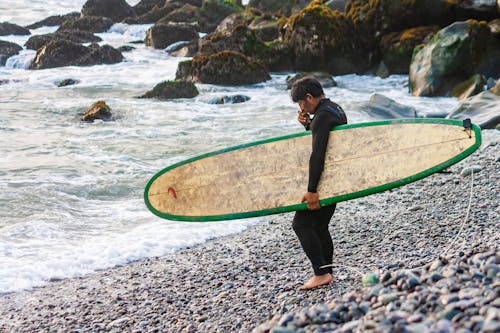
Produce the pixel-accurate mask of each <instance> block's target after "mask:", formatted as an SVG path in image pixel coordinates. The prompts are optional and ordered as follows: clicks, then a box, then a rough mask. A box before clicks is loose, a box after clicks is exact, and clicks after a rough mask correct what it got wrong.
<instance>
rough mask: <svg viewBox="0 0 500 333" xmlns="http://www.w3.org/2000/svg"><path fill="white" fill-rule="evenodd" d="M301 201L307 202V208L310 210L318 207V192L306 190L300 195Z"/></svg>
mask: <svg viewBox="0 0 500 333" xmlns="http://www.w3.org/2000/svg"><path fill="white" fill-rule="evenodd" d="M301 202H307V209H310V210H316V209H320V205H319V194H318V193H313V192H307V193H306V194H304V196H303V197H302V201H301Z"/></svg>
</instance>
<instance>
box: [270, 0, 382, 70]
mask: <svg viewBox="0 0 500 333" xmlns="http://www.w3.org/2000/svg"><path fill="white" fill-rule="evenodd" d="M280 34H281V37H280V41H278V42H277V43H275V44H274V45H273V46H274V48H275V50H276V53H282V54H284V56H283V57H280V56H279V55H278V56H276V55H273V57H277V58H278V59H279V61H280V62H282V59H286V58H288V59H287V60H286V61H287V62H289V63H291V65H292V68H290V69H291V70H294V71H297V70H299V71H326V72H328V73H331V74H333V75H342V74H348V73H364V72H366V71H367V70H368V69H370V68H371V67H373V65H374V64H373V61H374V60H375V57H374V56H373V50H374V49H375V48H376V47H374V45H372V44H373V43H367V42H366V41H364V40H362V39H361V37H360V35H359V34H358V33H357V32H355V28H354V26H353V23H352V21H351V20H350V19H349V18H348V17H346V15H343V14H340V13H339V12H338V11H333V10H331V9H330V8H328V7H326V6H323V5H320V4H319V3H317V2H311V4H310V5H308V6H307V7H305V8H304V9H302V10H301V11H299V12H298V13H297V14H295V15H292V16H290V18H288V20H286V21H283V22H282V23H280ZM377 63H378V62H377ZM281 66H283V65H281ZM270 68H272V67H271V66H270ZM279 69H280V70H284V69H285V70H286V68H279ZM272 70H274V68H272Z"/></svg>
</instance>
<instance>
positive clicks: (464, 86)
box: [450, 74, 486, 99]
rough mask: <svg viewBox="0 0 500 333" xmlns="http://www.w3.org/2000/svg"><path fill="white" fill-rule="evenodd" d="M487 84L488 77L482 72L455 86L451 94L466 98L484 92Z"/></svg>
mask: <svg viewBox="0 0 500 333" xmlns="http://www.w3.org/2000/svg"><path fill="white" fill-rule="evenodd" d="M485 84H486V78H485V77H484V76H482V75H480V74H475V75H473V76H472V77H470V78H469V79H468V80H466V81H464V82H462V83H460V84H458V85H457V86H455V88H453V90H452V91H451V93H450V95H451V96H454V97H458V98H459V99H466V98H469V97H471V96H474V95H477V94H479V93H480V92H482V91H483V90H484V89H483V88H484V85H485Z"/></svg>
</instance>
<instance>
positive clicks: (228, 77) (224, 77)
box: [176, 51, 271, 85]
mask: <svg viewBox="0 0 500 333" xmlns="http://www.w3.org/2000/svg"><path fill="white" fill-rule="evenodd" d="M270 78H271V77H270V76H269V73H268V72H267V71H266V69H265V68H264V67H263V66H262V65H260V64H259V63H257V62H256V61H255V60H253V59H251V58H248V57H246V56H245V55H243V54H241V53H238V52H233V51H223V52H219V53H215V54H212V55H209V56H197V57H194V58H193V59H192V60H188V61H184V62H181V63H179V66H178V68H177V73H176V79H180V80H186V81H192V82H198V83H208V84H219V85H245V84H255V83H259V82H264V81H267V80H269V79H270Z"/></svg>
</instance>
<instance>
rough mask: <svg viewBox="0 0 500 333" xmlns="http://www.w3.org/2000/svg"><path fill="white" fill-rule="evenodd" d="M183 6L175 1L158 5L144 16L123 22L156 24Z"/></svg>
mask: <svg viewBox="0 0 500 333" xmlns="http://www.w3.org/2000/svg"><path fill="white" fill-rule="evenodd" d="M182 6H183V4H182V3H180V2H177V1H174V2H170V1H168V2H165V1H163V4H156V5H154V6H153V7H152V8H151V9H149V10H148V11H146V12H145V13H143V14H140V15H139V16H137V17H135V18H131V17H128V18H126V19H124V20H123V22H125V23H128V24H147V23H156V22H157V21H158V20H160V19H161V18H163V17H165V16H167V15H168V14H170V13H171V12H172V11H174V10H175V9H178V8H181V7H182Z"/></svg>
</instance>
